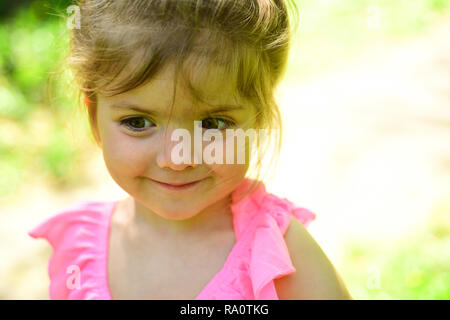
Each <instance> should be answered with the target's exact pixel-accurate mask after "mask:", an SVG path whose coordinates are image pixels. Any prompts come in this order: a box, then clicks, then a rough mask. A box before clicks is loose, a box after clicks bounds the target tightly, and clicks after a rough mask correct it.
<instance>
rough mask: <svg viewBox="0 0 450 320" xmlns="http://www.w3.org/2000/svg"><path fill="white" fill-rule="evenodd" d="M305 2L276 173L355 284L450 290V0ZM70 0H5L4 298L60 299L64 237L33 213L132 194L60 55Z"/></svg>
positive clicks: (376, 291)
mask: <svg viewBox="0 0 450 320" xmlns="http://www.w3.org/2000/svg"><path fill="white" fill-rule="evenodd" d="M296 2H297V6H298V7H299V10H300V24H299V26H298V31H297V34H296V36H295V42H294V44H293V48H292V52H291V56H290V61H289V67H288V71H287V74H286V78H285V81H284V82H283V83H282V85H281V86H280V88H279V92H278V98H279V102H280V105H281V108H282V112H283V117H284V127H285V132H284V137H285V139H284V146H283V152H282V154H281V158H280V161H279V166H278V169H277V172H276V174H275V175H274V177H273V179H271V180H269V181H268V182H267V188H268V189H269V191H272V192H274V193H275V194H278V195H280V196H282V197H287V198H289V199H291V200H292V201H294V202H296V203H297V204H298V205H300V206H303V207H306V208H308V209H310V210H312V211H313V212H315V213H316V214H317V220H316V221H315V222H313V223H312V224H311V225H310V227H309V231H310V233H311V234H312V235H313V236H314V237H315V239H316V240H317V242H318V243H319V244H320V246H321V247H322V249H323V250H324V252H325V253H326V254H327V256H328V257H329V258H330V260H331V261H332V262H333V263H334V265H335V267H336V269H337V270H338V272H339V273H340V274H341V276H342V278H343V279H344V281H345V283H346V284H347V286H348V288H349V291H350V292H351V294H352V296H353V297H354V298H356V299H449V298H450V0H402V1H401V0H398V1H392V0H302V1H301V0H297V1H296ZM70 4H71V3H70V1H65V0H58V1H57V0H46V1H25V0H22V1H14V2H13V1H6V0H1V2H0V299H48V275H47V262H48V258H49V256H50V254H51V250H50V248H49V246H48V244H47V243H46V242H45V241H44V240H33V239H31V238H30V237H29V236H28V235H27V231H28V230H29V229H30V228H31V227H33V226H35V225H36V224H37V223H38V222H41V221H42V220H43V219H45V218H47V217H49V216H51V215H53V214H55V213H56V212H57V211H58V210H59V209H61V208H62V207H64V206H67V205H68V204H70V203H71V202H74V201H78V200H98V201H102V200H113V199H117V198H119V197H122V196H123V195H124V192H123V191H122V190H121V189H120V188H119V187H117V186H116V185H115V183H114V182H113V181H112V179H111V178H110V177H109V175H108V173H107V172H106V169H105V167H104V164H103V162H102V161H103V160H102V158H101V154H100V151H99V150H98V149H97V148H96V147H95V146H94V144H93V140H92V139H91V138H90V135H89V131H88V126H87V121H86V119H84V118H83V117H82V116H81V115H80V114H79V113H77V112H76V100H75V96H74V91H73V86H71V84H70V82H69V81H68V79H69V78H68V74H67V72H65V71H64V69H62V68H61V67H60V66H61V64H60V63H61V61H62V60H63V58H64V55H65V53H66V48H67V43H68V32H69V28H68V25H67V19H68V17H69V15H70V14H69V13H68V12H67V11H66V9H67V7H68V6H69V5H70ZM50 79H52V81H51V82H50Z"/></svg>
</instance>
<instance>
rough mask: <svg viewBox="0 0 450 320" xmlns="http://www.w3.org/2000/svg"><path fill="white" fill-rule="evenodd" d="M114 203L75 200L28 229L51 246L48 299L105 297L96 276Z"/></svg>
mask: <svg viewBox="0 0 450 320" xmlns="http://www.w3.org/2000/svg"><path fill="white" fill-rule="evenodd" d="M113 206H114V202H89V201H80V202H76V203H73V204H71V205H69V206H67V207H65V208H63V209H62V210H60V211H59V212H58V213H56V214H55V215H53V216H51V217H50V218H48V219H47V220H45V221H43V222H42V223H40V224H39V225H38V226H36V227H35V228H33V229H32V230H30V231H29V232H28V234H29V235H30V236H31V237H33V238H43V239H46V240H47V241H48V242H49V243H50V245H51V247H52V249H53V250H52V254H51V257H50V260H49V263H48V275H49V279H50V288H49V293H50V298H51V299H85V298H92V299H94V298H98V297H106V296H107V292H106V291H105V290H104V289H103V287H102V286H101V284H100V285H98V281H99V279H100V278H99V276H98V275H101V274H102V272H103V271H102V270H103V269H104V268H103V262H104V256H105V248H106V243H107V242H106V241H107V233H108V229H107V226H108V222H109V214H108V213H109V212H110V210H111V209H112V208H113ZM94 284H95V286H94Z"/></svg>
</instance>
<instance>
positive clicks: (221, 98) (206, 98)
mask: <svg viewBox="0 0 450 320" xmlns="http://www.w3.org/2000/svg"><path fill="white" fill-rule="evenodd" d="M176 68H177V67H176V65H175V63H168V64H167V65H165V66H163V67H162V68H161V69H160V70H159V71H158V73H156V74H155V75H154V76H152V77H151V78H150V79H149V80H148V81H147V82H146V83H144V84H143V85H141V86H139V87H137V88H134V89H132V90H129V91H126V92H124V93H121V94H118V95H115V96H112V97H108V98H107V100H108V101H107V102H110V103H121V102H126V103H129V104H135V105H140V106H147V107H149V108H151V109H152V110H154V111H156V112H159V113H164V112H167V111H170V109H171V107H172V106H173V109H174V112H175V113H174V114H173V115H174V116H176V115H180V116H181V115H182V116H185V115H188V114H189V113H192V111H208V109H209V108H212V107H213V106H218V105H234V106H236V105H241V106H243V107H244V108H245V103H244V101H243V99H241V98H239V97H238V96H237V94H236V92H237V90H236V89H235V86H234V82H233V81H232V79H231V77H230V76H228V77H227V76H226V74H227V71H226V69H225V68H224V67H221V66H219V65H216V64H212V63H210V64H202V63H197V62H195V61H194V62H192V61H188V63H186V64H183V65H182V68H181V69H179V70H177V69H176Z"/></svg>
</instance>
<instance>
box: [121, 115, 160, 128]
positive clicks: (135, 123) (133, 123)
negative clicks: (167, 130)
mask: <svg viewBox="0 0 450 320" xmlns="http://www.w3.org/2000/svg"><path fill="white" fill-rule="evenodd" d="M120 124H121V125H125V126H126V127H127V128H128V129H130V130H132V131H144V130H145V129H146V128H149V127H151V126H152V124H153V122H151V121H150V120H148V119H147V118H144V117H132V118H128V119H124V120H122V121H120Z"/></svg>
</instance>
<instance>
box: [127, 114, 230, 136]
mask: <svg viewBox="0 0 450 320" xmlns="http://www.w3.org/2000/svg"><path fill="white" fill-rule="evenodd" d="M135 119H145V120H147V121H149V122H150V123H153V121H151V120H149V119H147V118H145V117H140V116H136V117H130V118H126V119H123V120H120V122H119V123H120V125H121V126H125V127H126V128H127V129H129V130H131V131H133V132H144V131H145V128H144V129H142V128H141V129H139V128H136V127H133V126H131V125H130V121H131V120H135ZM207 119H215V120H219V121H223V122H225V128H222V129H212V130H226V129H228V128H229V127H232V126H234V125H236V123H235V122H234V121H233V120H229V119H225V118H221V117H210V118H205V119H203V120H202V122H203V121H204V120H207ZM153 124H154V123H153ZM148 128H150V127H148Z"/></svg>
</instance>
